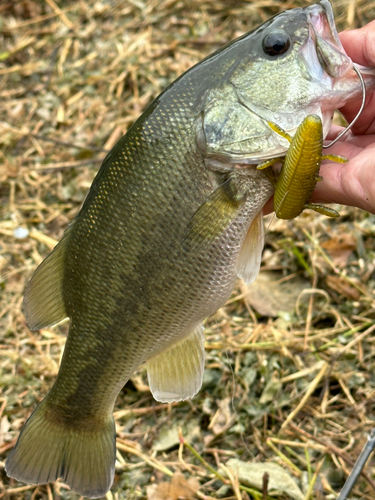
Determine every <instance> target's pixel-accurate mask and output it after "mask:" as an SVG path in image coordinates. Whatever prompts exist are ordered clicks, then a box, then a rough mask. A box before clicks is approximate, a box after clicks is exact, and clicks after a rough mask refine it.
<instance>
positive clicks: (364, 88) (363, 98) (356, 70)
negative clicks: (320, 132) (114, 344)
mask: <svg viewBox="0 0 375 500" xmlns="http://www.w3.org/2000/svg"><path fill="white" fill-rule="evenodd" d="M353 69H354V71H355V72H356V73H357V75H358V77H359V79H360V82H361V86H362V103H361V107H360V108H359V111H358V113H357V114H356V116H355V117H354V119H353V120H352V122H351V123H350V124H349V125H348V126H347V127H346V128H345V129H344V130H342V131H341V132H340V133H339V135H338V136H337V137H336V139H334V140H333V141H332V142H331V144H327V145H326V146H323V148H330V147H331V146H333V145H334V144H335V143H336V142H337V141H338V140H339V139H340V138H341V137H342V136H343V135H344V134H346V132H347V131H348V130H350V129H351V128H352V126H353V125H354V124H355V122H356V121H357V120H358V118H359V117H360V115H361V113H362V111H363V108H364V107H365V101H366V86H365V82H364V81H363V78H362V75H361V72H360V71H359V69H357V68H356V66H355V65H353Z"/></svg>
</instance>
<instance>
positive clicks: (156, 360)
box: [146, 325, 204, 403]
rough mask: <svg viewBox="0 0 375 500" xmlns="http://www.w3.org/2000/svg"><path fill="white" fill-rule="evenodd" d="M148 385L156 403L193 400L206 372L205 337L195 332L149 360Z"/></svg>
mask: <svg viewBox="0 0 375 500" xmlns="http://www.w3.org/2000/svg"><path fill="white" fill-rule="evenodd" d="M146 364H147V376H148V383H149V386H150V390H151V393H152V395H153V396H154V398H155V399H156V400H157V401H161V402H163V403H171V402H173V401H184V400H185V399H189V398H191V397H193V396H194V395H195V394H196V393H197V392H198V391H199V389H200V388H201V386H202V380H203V371H204V334H203V327H202V325H199V326H198V327H196V328H195V330H194V331H193V332H192V333H191V334H190V335H188V336H187V337H184V338H183V339H182V340H180V341H179V342H176V343H175V344H173V345H172V346H171V347H169V348H168V349H166V350H165V351H163V352H162V353H160V354H158V355H156V356H154V357H152V358H149V359H148V360H147V363H146Z"/></svg>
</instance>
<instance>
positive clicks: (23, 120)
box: [0, 0, 375, 500]
mask: <svg viewBox="0 0 375 500" xmlns="http://www.w3.org/2000/svg"><path fill="white" fill-rule="evenodd" d="M308 3H309V2H306V1H297V0H289V1H287V2H282V1H277V0H270V1H264V0H259V1H244V0H227V1H225V0H189V1H187V0H148V1H147V0H124V1H120V0H117V1H106V0H76V1H74V2H73V1H69V0H59V1H55V0H45V1H43V2H40V1H38V0H18V1H16V2H14V1H13V0H9V1H7V0H4V1H2V2H0V30H1V31H0V40H1V42H0V99H1V106H0V145H1V150H0V272H1V274H0V332H1V341H0V357H1V358H0V390H1V397H0V498H5V499H8V498H9V499H10V498H11V499H16V498H17V499H27V500H29V499H30V500H34V499H39V498H43V499H47V498H48V500H51V499H52V498H66V499H73V498H77V496H76V495H75V494H73V493H71V492H70V491H69V489H68V487H66V486H65V485H64V484H62V483H61V482H57V483H56V484H54V485H47V486H44V485H43V486H38V487H35V486H30V485H26V486H25V485H24V484H19V483H17V482H15V481H14V480H11V479H8V478H7V477H6V475H5V472H4V462H5V458H6V456H7V453H8V452H9V451H10V450H11V449H12V447H13V446H14V444H15V441H16V438H17V435H18V432H19V430H20V428H21V427H22V425H23V423H24V421H25V418H26V417H27V416H28V415H29V414H30V412H31V411H32V410H33V409H34V408H35V406H36V404H37V403H38V402H39V401H40V400H41V399H42V397H43V396H44V395H45V394H46V393H47V391H48V389H49V388H50V387H51V385H52V383H53V380H54V379H55V376H56V373H57V370H58V364H59V359H60V356H61V354H62V350H63V346H64V342H65V335H66V325H62V326H60V327H58V328H55V329H45V330H41V331H39V332H31V331H29V330H28V328H27V326H26V324H25V320H24V317H23V315H22V312H21V303H22V293H23V290H24V287H25V284H26V282H27V280H28V279H29V277H30V275H31V273H32V271H33V270H34V269H35V267H36V266H37V264H39V263H40V262H41V260H42V259H43V258H44V257H45V256H46V255H47V253H48V252H49V251H50V250H51V249H52V248H53V246H54V245H55V243H56V241H57V240H58V239H59V238H60V237H61V236H62V233H63V231H64V229H65V228H66V226H67V224H68V222H69V221H70V220H71V219H72V218H73V217H74V215H75V214H76V212H77V210H78V208H79V206H80V204H81V202H82V200H83V198H84V196H85V193H86V192H87V189H88V187H89V186H90V183H91V181H92V179H93V177H94V175H95V172H96V171H97V169H98V167H99V164H100V161H101V159H102V158H103V156H104V155H105V151H106V150H109V149H110V148H111V147H112V146H113V144H114V143H115V142H116V141H117V139H118V138H119V137H120V136H121V135H122V134H123V133H124V132H126V130H127V129H128V128H129V126H130V125H131V124H132V123H133V121H134V120H135V119H136V118H137V117H138V116H139V114H140V113H141V112H142V111H143V110H144V109H145V107H146V105H147V104H148V103H150V102H151V101H152V99H154V98H155V97H156V96H157V95H158V94H159V93H160V91H161V90H162V89H163V88H164V87H165V86H166V85H167V84H168V83H169V82H171V81H173V80H174V79H175V78H176V77H177V76H179V75H180V74H181V73H182V72H183V71H185V70H186V69H187V68H189V67H190V66H191V65H192V64H194V63H196V62H197V61H199V60H200V59H202V58H203V57H204V56H205V55H207V54H209V53H210V52H212V51H213V50H215V49H216V48H218V47H220V46H221V45H223V44H224V43H225V42H227V41H229V40H231V39H233V38H234V37H236V36H238V35H240V34H242V33H243V32H245V31H248V30H249V29H251V28H253V27H254V26H256V25H258V24H260V23H261V22H263V21H265V20H266V19H267V18H269V17H270V16H271V15H273V14H276V13H277V12H279V11H280V10H283V9H285V8H287V7H295V6H304V5H307V4H308ZM310 3H311V2H310ZM334 10H335V14H336V20H337V24H338V26H339V28H340V29H344V28H346V27H352V28H354V27H356V26H361V25H364V24H366V23H367V22H369V21H370V20H372V19H374V18H375V5H374V3H373V2H368V1H366V0H357V1H355V0H349V1H343V0H340V1H335V5H334ZM340 211H341V218H340V219H339V220H338V221H331V220H328V219H327V218H325V217H323V216H318V215H317V214H315V213H304V214H302V215H301V216H300V217H299V218H298V219H296V220H294V221H291V222H284V221H278V220H276V219H272V217H270V216H269V217H268V223H267V226H268V232H267V235H266V245H265V252H264V259H263V268H262V275H261V278H260V279H259V280H257V282H255V284H254V285H252V286H251V287H250V290H247V289H245V287H244V286H243V285H241V284H240V283H239V284H238V288H237V289H236V290H235V292H234V293H233V296H232V298H231V300H230V301H229V303H228V305H227V306H226V307H225V308H223V309H221V310H220V311H218V313H217V314H216V315H215V316H214V317H212V318H210V319H209V320H208V321H207V324H206V338H207V342H206V349H207V362H206V372H205V378H204V385H203V388H202V390H201V391H200V393H199V394H198V396H196V397H195V398H194V399H193V400H192V401H188V402H185V403H180V404H173V405H164V404H158V403H156V402H155V401H154V400H153V399H152V397H151V395H150V393H149V391H148V388H147V385H146V383H147V381H146V378H145V370H144V369H143V368H141V369H140V370H139V372H138V373H137V375H136V376H135V377H133V379H132V380H131V381H130V382H129V383H128V384H127V385H126V387H125V388H124V390H123V391H122V392H121V394H120V396H119V398H118V400H117V405H116V408H115V418H116V422H117V431H118V434H117V437H118V457H117V458H118V461H117V464H116V478H115V483H114V485H113V488H112V490H111V492H110V493H108V495H107V498H108V500H111V499H116V500H117V499H119V500H120V499H128V500H132V499H142V498H148V499H150V500H157V499H163V500H168V499H170V500H177V499H181V498H185V499H190V498H201V499H219V498H220V499H226V500H229V499H235V500H240V499H243V500H245V499H249V498H255V499H257V500H261V499H265V498H274V499H279V500H281V499H287V498H295V499H302V500H303V499H306V500H308V499H309V498H311V499H316V500H323V499H334V498H336V495H337V492H338V491H339V490H340V488H341V486H342V484H343V481H344V480H345V477H346V476H347V474H348V472H349V471H350V470H351V468H352V466H353V464H354V462H355V460H356V458H357V456H358V454H359V452H360V450H361V448H362V446H363V444H364V442H365V439H366V432H368V431H369V430H370V429H371V428H372V427H373V426H374V420H375V418H374V415H375V413H374V410H375V408H374V407H375V397H374V395H375V376H374V372H375V359H374V356H375V345H374V344H375V340H374V339H375V337H374V330H375V326H374V317H375V308H374V306H375V302H374V293H373V290H374V284H375V253H374V248H375V245H374V242H375V226H374V216H372V215H370V214H368V213H366V212H363V211H360V210H356V209H351V208H341V210H340ZM236 459H237V465H238V460H240V461H241V464H240V465H241V466H243V465H244V464H243V463H246V464H245V465H249V464H250V465H251V464H253V465H255V466H256V467H258V469H256V467H255V468H253V469H251V470H250V471H249V470H248V469H246V467H245V469H246V470H245V469H244V470H243V469H241V470H239V469H238V468H236V467H237V465H236V462H235V460H236ZM233 460H234V461H233ZM260 463H266V464H267V466H269V467H272V465H273V466H274V467H278V469H276V470H277V473H276V477H279V478H281V480H280V481H281V484H278V485H276V486H275V487H273V486H272V485H271V479H272V478H273V477H274V476H272V474H271V479H269V484H268V496H267V491H266V488H265V487H266V486H267V485H266V484H265V483H264V478H263V472H267V471H268V470H269V469H267V467H266V468H265V469H264V470H263V469H262V470H261V471H260V472H259V464H260ZM257 470H258V472H256V471H257ZM285 472H287V473H288V479H287V478H286V476H284V475H283V474H285ZM171 478H172V479H171ZM249 478H250V479H249ZM289 480H290V481H291V482H292V483H293V485H295V487H296V488H297V490H294V492H291V490H286V489H285V484H286V483H288V481H289ZM262 490H263V491H262ZM277 490H279V491H277ZM293 495H294V496H293ZM374 496H375V474H374V460H373V459H371V460H370V461H369V463H368V464H367V467H366V470H365V473H364V474H363V475H362V476H361V478H360V480H359V482H358V483H357V485H356V486H355V488H354V491H353V492H352V495H351V498H353V499H354V498H361V499H368V500H371V499H373V498H374Z"/></svg>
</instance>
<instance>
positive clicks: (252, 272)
mask: <svg viewBox="0 0 375 500" xmlns="http://www.w3.org/2000/svg"><path fill="white" fill-rule="evenodd" d="M263 246H264V224H263V210H261V211H260V212H259V213H258V215H257V216H256V217H255V219H254V220H253V222H252V223H251V225H250V227H249V229H248V231H247V234H246V236H245V240H244V242H243V244H242V247H241V250H240V255H239V256H238V260H237V264H236V274H237V276H238V277H239V278H241V279H243V280H244V282H245V283H246V284H247V285H249V284H250V283H252V282H253V281H254V280H255V278H256V277H257V276H258V273H259V269H260V263H261V261H262V251H263Z"/></svg>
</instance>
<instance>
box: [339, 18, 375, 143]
mask: <svg viewBox="0 0 375 500" xmlns="http://www.w3.org/2000/svg"><path fill="white" fill-rule="evenodd" d="M339 36H340V40H341V43H342V44H343V47H344V49H345V51H346V53H347V54H348V56H349V57H351V59H352V60H353V61H354V62H356V63H358V64H361V65H363V66H370V67H374V66H375V21H372V22H371V23H369V24H367V25H366V26H364V27H363V28H360V29H357V30H350V31H344V32H342V33H340V34H339ZM360 105H361V99H358V100H357V101H354V102H351V103H349V104H347V105H345V106H344V107H343V108H341V110H340V111H341V112H342V113H343V114H344V116H345V117H346V119H347V120H348V122H350V121H352V120H353V118H354V117H355V115H356V114H357V112H358V110H359V108H360ZM374 109H375V94H372V95H370V96H368V97H367V99H366V105H365V109H364V111H363V112H362V114H361V116H360V118H359V119H358V121H357V122H356V124H355V125H354V126H353V132H354V133H355V134H364V133H374V132H375V121H374Z"/></svg>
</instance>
